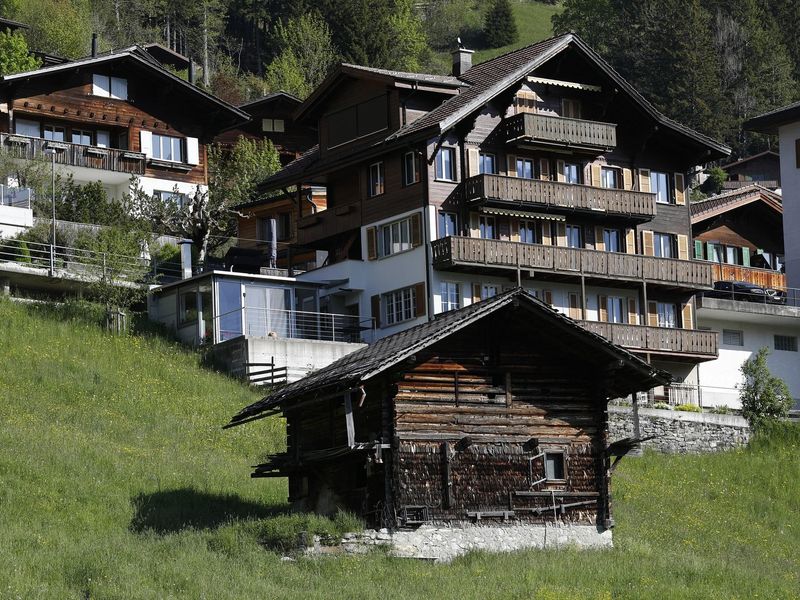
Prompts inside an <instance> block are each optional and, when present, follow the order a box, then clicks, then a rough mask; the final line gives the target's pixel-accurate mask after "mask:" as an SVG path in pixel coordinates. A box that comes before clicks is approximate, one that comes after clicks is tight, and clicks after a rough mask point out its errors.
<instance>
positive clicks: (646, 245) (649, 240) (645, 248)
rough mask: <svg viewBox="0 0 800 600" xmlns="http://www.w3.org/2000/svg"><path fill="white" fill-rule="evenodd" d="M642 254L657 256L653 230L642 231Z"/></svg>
mask: <svg viewBox="0 0 800 600" xmlns="http://www.w3.org/2000/svg"><path fill="white" fill-rule="evenodd" d="M642 254H644V255H645V256H655V250H654V248H653V232H652V231H642Z"/></svg>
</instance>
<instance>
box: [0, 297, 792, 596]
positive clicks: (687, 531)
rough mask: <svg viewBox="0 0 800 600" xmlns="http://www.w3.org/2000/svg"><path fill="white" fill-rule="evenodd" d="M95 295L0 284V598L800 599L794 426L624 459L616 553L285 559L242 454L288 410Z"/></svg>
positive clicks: (279, 496) (291, 525) (275, 505)
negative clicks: (16, 295)
mask: <svg viewBox="0 0 800 600" xmlns="http://www.w3.org/2000/svg"><path fill="white" fill-rule="evenodd" d="M92 315H93V313H92V311H91V310H89V311H87V310H86V309H85V307H84V308H80V309H79V308H76V307H74V306H65V307H61V308H52V307H46V306H41V305H39V306H29V305H19V304H13V303H11V302H9V301H6V300H0V598H2V599H7V598H8V599H11V598H22V599H25V600H28V599H32V598H58V599H69V598H76V599H86V598H98V599H100V598H103V599H105V598H119V599H130V598H154V599H155V598H158V599H165V598H193V599H194V598H213V599H214V600H220V599H224V598H237V599H239V598H269V599H272V598H298V599H303V600H313V599H337V598H342V599H354V598H355V599H359V598H376V599H381V600H390V599H423V598H424V599H429V598H437V599H438V598H447V599H449V598H452V599H458V600H468V599H481V600H483V599H486V598H513V599H529V598H546V599H550V598H552V599H556V598H557V599H561V598H726V599H727V598H748V599H750V598H797V597H800V580H799V579H798V577H799V575H800V516H799V515H800V494H798V490H800V485H799V483H800V458H799V455H800V428H798V427H797V426H788V425H787V426H785V427H780V428H777V429H776V430H774V431H773V432H771V433H770V434H769V435H764V436H763V437H761V438H760V439H758V440H756V441H755V442H754V443H753V444H751V446H750V447H749V448H747V449H743V450H739V451H736V452H729V453H724V454H717V455H709V456H681V457H670V456H661V455H656V454H646V455H645V456H644V457H643V458H626V459H625V460H623V461H622V463H620V466H619V468H618V469H617V471H616V472H615V474H614V477H613V493H614V516H615V519H616V522H617V527H616V528H615V530H614V540H615V547H614V549H613V550H610V551H576V550H563V551H547V552H541V551H529V552H519V553H514V554H504V555H489V554H483V553H473V554H470V555H468V556H466V557H463V558H461V559H458V560H457V561H455V562H454V563H452V564H449V565H437V564H430V563H424V562H416V561H410V560H399V559H392V558H390V557H387V556H386V555H385V554H383V553H381V552H376V553H374V554H371V555H367V556H360V557H324V558H320V557H316V558H315V557H303V556H297V557H295V560H293V561H287V560H282V557H283V556H284V555H285V554H286V553H287V552H288V551H290V550H289V547H290V546H291V541H292V540H293V539H295V538H296V535H297V533H298V532H299V531H301V530H309V531H315V532H318V533H321V534H326V535H329V536H331V537H335V536H337V535H339V534H340V533H341V532H343V531H345V530H348V529H351V528H353V527H355V526H357V524H356V522H355V520H354V519H353V518H352V517H349V516H347V515H340V516H339V517H338V518H337V519H335V520H333V521H329V520H326V519H321V518H315V517H307V516H302V515H289V514H288V513H287V511H286V505H285V498H286V485H285V482H284V481H282V480H279V479H267V480H263V479H262V480H253V479H250V477H249V472H250V465H253V464H256V462H258V461H260V460H261V459H262V458H263V457H264V455H265V454H266V453H269V452H270V451H275V450H278V449H280V448H281V446H282V444H283V424H282V422H281V421H280V420H279V419H266V420H262V421H259V422H256V423H253V424H250V425H246V426H243V427H238V428H234V429H232V430H223V429H221V427H222V425H224V424H225V423H226V422H227V420H228V419H229V417H230V416H231V415H232V414H233V413H234V412H236V411H237V410H238V409H239V408H241V407H242V406H244V405H245V404H248V403H250V402H252V401H254V400H256V399H257V398H258V397H259V395H258V393H257V392H255V391H253V390H251V389H249V388H247V387H243V386H242V385H240V384H238V383H237V382H235V381H232V380H230V379H228V378H226V377H224V376H222V375H219V374H215V373H212V372H210V371H208V370H205V369H204V368H202V367H201V366H200V361H199V359H198V357H197V355H195V354H193V353H191V352H188V351H187V350H185V349H183V348H181V347H179V346H177V345H176V344H174V343H172V342H170V341H168V340H166V339H165V338H163V337H159V336H157V335H155V334H148V333H139V334H135V335H130V336H126V337H115V336H111V335H108V334H106V333H105V332H104V331H103V330H102V329H101V328H100V327H99V326H98V325H97V321H98V319H96V318H93V316H92Z"/></svg>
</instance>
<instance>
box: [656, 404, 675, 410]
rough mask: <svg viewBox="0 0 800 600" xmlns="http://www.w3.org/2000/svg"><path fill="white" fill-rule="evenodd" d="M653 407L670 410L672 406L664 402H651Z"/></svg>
mask: <svg viewBox="0 0 800 600" xmlns="http://www.w3.org/2000/svg"><path fill="white" fill-rule="evenodd" d="M653 408H658V409H660V410H672V407H671V406H670V405H669V404H667V403H666V402H656V403H655V404H653Z"/></svg>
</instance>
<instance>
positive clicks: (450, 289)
mask: <svg viewBox="0 0 800 600" xmlns="http://www.w3.org/2000/svg"><path fill="white" fill-rule="evenodd" d="M459 287H460V286H459V285H458V284H457V283H455V282H453V281H443V282H442V284H441V295H442V312H447V311H448V310H455V309H457V308H461V293H460V290H459Z"/></svg>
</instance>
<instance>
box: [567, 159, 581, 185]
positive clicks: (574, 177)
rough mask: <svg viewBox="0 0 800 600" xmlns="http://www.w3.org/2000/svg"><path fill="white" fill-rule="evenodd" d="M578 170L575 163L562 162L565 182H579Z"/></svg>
mask: <svg viewBox="0 0 800 600" xmlns="http://www.w3.org/2000/svg"><path fill="white" fill-rule="evenodd" d="M579 173H580V170H579V169H578V165H576V164H575V163H564V181H566V182H567V183H580V182H581V180H580V175H579Z"/></svg>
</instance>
